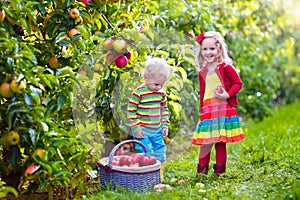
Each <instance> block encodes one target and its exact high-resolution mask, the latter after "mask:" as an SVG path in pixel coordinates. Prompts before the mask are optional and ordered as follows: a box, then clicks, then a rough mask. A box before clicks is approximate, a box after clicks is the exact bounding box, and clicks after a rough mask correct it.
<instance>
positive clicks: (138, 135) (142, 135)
mask: <svg viewBox="0 0 300 200" xmlns="http://www.w3.org/2000/svg"><path fill="white" fill-rule="evenodd" d="M134 135H135V137H136V138H138V139H141V138H143V137H144V133H143V131H142V130H138V131H136V132H135V133H134Z"/></svg>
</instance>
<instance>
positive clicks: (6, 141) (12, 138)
mask: <svg viewBox="0 0 300 200" xmlns="http://www.w3.org/2000/svg"><path fill="white" fill-rule="evenodd" d="M19 142H20V135H19V133H17V132H16V131H9V132H8V133H6V134H5V135H4V136H3V137H2V138H1V144H2V145H3V146H4V147H6V148H9V147H10V146H14V145H17V144H19Z"/></svg>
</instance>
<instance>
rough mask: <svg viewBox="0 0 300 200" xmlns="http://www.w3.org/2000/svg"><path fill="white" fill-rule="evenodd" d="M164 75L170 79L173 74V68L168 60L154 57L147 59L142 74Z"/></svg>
mask: <svg viewBox="0 0 300 200" xmlns="http://www.w3.org/2000/svg"><path fill="white" fill-rule="evenodd" d="M152 74H156V75H162V76H165V77H166V79H169V78H170V77H171V75H172V69H171V67H170V65H169V64H168V63H167V61H166V60H165V59H163V58H158V57H153V58H148V59H146V63H145V67H144V69H143V71H142V75H143V76H144V75H152Z"/></svg>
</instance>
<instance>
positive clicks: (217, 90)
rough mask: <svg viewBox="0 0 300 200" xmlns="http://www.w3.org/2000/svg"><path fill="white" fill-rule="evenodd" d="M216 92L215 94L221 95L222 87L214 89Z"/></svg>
mask: <svg viewBox="0 0 300 200" xmlns="http://www.w3.org/2000/svg"><path fill="white" fill-rule="evenodd" d="M216 92H217V93H218V94H222V93H223V87H222V86H218V87H216Z"/></svg>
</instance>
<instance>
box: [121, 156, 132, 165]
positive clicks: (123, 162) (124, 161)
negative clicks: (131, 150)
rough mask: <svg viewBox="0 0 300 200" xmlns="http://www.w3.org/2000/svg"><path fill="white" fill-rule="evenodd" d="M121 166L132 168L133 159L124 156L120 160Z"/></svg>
mask: <svg viewBox="0 0 300 200" xmlns="http://www.w3.org/2000/svg"><path fill="white" fill-rule="evenodd" d="M119 165H120V166H124V165H127V166H130V165H131V159H130V158H129V156H122V157H121V158H120V161H119Z"/></svg>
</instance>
